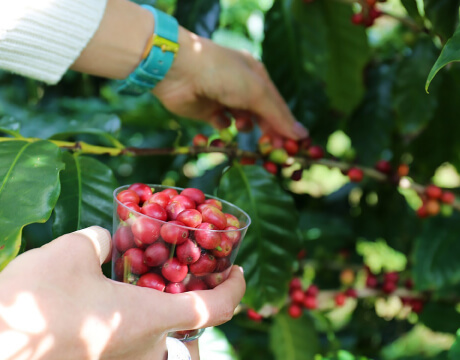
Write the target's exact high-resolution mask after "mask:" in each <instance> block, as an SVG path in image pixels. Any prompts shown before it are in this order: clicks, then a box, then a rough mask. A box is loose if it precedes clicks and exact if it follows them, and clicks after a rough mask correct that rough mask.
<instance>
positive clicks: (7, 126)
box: [0, 116, 21, 137]
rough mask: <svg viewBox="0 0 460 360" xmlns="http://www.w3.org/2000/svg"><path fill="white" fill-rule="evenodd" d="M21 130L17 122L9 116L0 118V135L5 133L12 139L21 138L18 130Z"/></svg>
mask: <svg viewBox="0 0 460 360" xmlns="http://www.w3.org/2000/svg"><path fill="white" fill-rule="evenodd" d="M20 128H21V126H20V124H19V122H18V121H17V120H16V119H15V118H13V117H9V116H5V117H2V118H0V133H5V134H7V135H10V136H12V137H21V135H20V134H19V129H20Z"/></svg>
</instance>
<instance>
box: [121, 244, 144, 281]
mask: <svg viewBox="0 0 460 360" xmlns="http://www.w3.org/2000/svg"><path fill="white" fill-rule="evenodd" d="M123 264H128V265H127V266H128V267H129V269H130V271H131V272H132V273H133V274H136V275H142V274H145V273H146V272H147V271H149V267H148V266H147V265H145V264H144V252H143V251H142V250H141V249H137V248H132V249H129V250H128V251H126V252H125V253H124V255H123Z"/></svg>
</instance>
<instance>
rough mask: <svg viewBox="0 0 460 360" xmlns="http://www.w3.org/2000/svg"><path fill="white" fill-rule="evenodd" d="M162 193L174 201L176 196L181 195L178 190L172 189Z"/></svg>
mask: <svg viewBox="0 0 460 360" xmlns="http://www.w3.org/2000/svg"><path fill="white" fill-rule="evenodd" d="M162 193H163V194H166V195H168V196H169V198H170V199H172V198H173V197H174V196H176V195H179V193H178V192H177V190H176V189H171V188H168V189H164V190H163V191H162Z"/></svg>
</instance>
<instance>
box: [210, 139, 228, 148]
mask: <svg viewBox="0 0 460 360" xmlns="http://www.w3.org/2000/svg"><path fill="white" fill-rule="evenodd" d="M209 145H210V146H211V147H216V148H224V147H225V143H224V142H223V141H222V139H214V140H213V141H211V143H210V144H209Z"/></svg>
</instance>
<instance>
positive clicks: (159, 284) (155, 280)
mask: <svg viewBox="0 0 460 360" xmlns="http://www.w3.org/2000/svg"><path fill="white" fill-rule="evenodd" d="M137 286H141V287H148V288H151V289H155V290H158V291H165V281H164V279H163V278H162V277H161V276H160V275H158V274H153V273H148V274H145V275H142V276H141V277H140V278H139V280H138V281H137Z"/></svg>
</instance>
